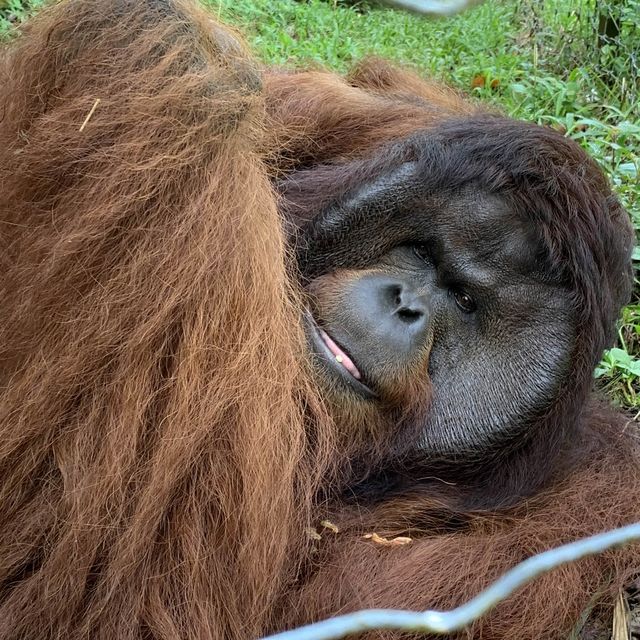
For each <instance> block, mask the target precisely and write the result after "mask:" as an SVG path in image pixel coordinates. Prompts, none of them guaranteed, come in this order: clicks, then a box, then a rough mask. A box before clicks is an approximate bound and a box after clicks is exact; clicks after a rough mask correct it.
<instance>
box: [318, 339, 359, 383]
mask: <svg viewBox="0 0 640 640" xmlns="http://www.w3.org/2000/svg"><path fill="white" fill-rule="evenodd" d="M319 332H320V337H321V338H322V341H323V342H324V343H325V344H326V345H327V348H328V349H329V351H331V353H332V355H333V356H334V357H335V359H336V362H338V363H339V364H341V365H342V366H343V367H344V368H345V369H346V370H347V371H348V372H349V373H350V374H351V375H352V376H353V377H354V378H355V379H356V380H360V378H361V377H362V376H361V375H360V372H359V371H358V367H356V365H355V364H354V363H353V360H352V359H351V358H350V357H349V356H348V355H347V354H346V353H345V352H344V351H343V350H342V349H341V348H340V347H339V346H338V345H337V344H336V343H335V342H334V341H333V340H332V339H331V338H330V337H329V335H328V334H327V332H326V331H323V330H322V329H320V328H319Z"/></svg>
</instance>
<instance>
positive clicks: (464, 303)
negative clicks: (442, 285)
mask: <svg viewBox="0 0 640 640" xmlns="http://www.w3.org/2000/svg"><path fill="white" fill-rule="evenodd" d="M449 294H450V295H451V296H453V299H454V300H455V301H456V304H457V305H458V308H459V309H460V310H461V311H462V312H464V313H473V312H474V311H475V310H476V308H477V307H476V303H475V300H474V299H473V298H472V297H471V296H470V295H469V294H468V293H467V292H466V291H464V290H463V289H449Z"/></svg>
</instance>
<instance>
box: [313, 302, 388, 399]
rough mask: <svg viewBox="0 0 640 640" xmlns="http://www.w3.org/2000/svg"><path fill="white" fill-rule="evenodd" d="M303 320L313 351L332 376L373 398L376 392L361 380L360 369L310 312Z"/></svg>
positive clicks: (363, 394)
mask: <svg viewBox="0 0 640 640" xmlns="http://www.w3.org/2000/svg"><path fill="white" fill-rule="evenodd" d="M305 320H306V322H305V326H306V329H307V334H308V336H309V338H310V342H311V344H312V347H313V353H314V354H315V355H316V356H317V358H318V359H319V360H321V361H322V363H323V364H324V365H325V368H326V369H328V370H329V371H330V372H331V373H332V374H333V377H335V378H338V379H339V380H340V381H342V382H344V383H346V384H347V386H348V387H349V388H350V389H352V390H353V391H355V392H356V393H357V394H358V395H360V396H362V397H364V398H366V399H371V398H375V397H376V394H375V393H374V392H373V391H372V390H371V389H370V388H369V387H368V386H367V385H366V384H364V383H363V382H362V374H361V373H360V370H359V369H358V367H357V366H356V364H355V363H354V361H353V360H352V358H351V357H350V356H349V355H348V354H347V353H346V351H345V350H344V349H343V348H342V347H340V346H339V345H338V344H337V343H336V342H335V340H334V339H333V338H332V337H331V336H330V335H329V334H328V333H327V332H326V331H325V330H324V329H321V328H320V327H319V326H318V323H317V322H316V321H315V318H313V316H312V315H311V314H310V313H307V314H305Z"/></svg>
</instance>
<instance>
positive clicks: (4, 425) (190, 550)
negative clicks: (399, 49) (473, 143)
mask: <svg viewBox="0 0 640 640" xmlns="http://www.w3.org/2000/svg"><path fill="white" fill-rule="evenodd" d="M24 31H25V33H23V34H21V35H20V36H19V37H18V38H17V40H16V41H15V42H13V43H11V44H10V45H8V46H6V47H5V48H4V50H3V51H2V54H1V58H0V116H1V118H2V119H1V121H0V292H1V293H2V301H3V304H2V307H0V385H1V388H2V393H1V395H0V435H1V440H0V637H1V638H3V640H4V639H5V638H6V639H9V638H15V639H16V640H17V639H23V638H30V639H32V638H33V639H36V640H37V639H42V640H44V639H49V638H70V639H73V640H79V639H80V638H96V639H103V640H107V639H112V638H118V640H120V639H122V640H127V639H130V640H134V639H135V640H151V639H153V640H178V639H179V638H180V639H183V638H184V639H185V640H186V639H188V640H191V639H193V638H207V639H214V638H215V639H217V638H220V639H223V638H224V639H227V638H228V639H233V638H251V637H256V636H258V635H260V634H262V633H264V632H266V631H268V630H274V629H280V628H283V627H285V626H289V625H291V624H295V623H300V622H305V621H309V620H312V619H316V618H317V617H318V616H325V615H331V614H333V613H337V612H341V611H346V610H353V609H355V608H359V607H361V606H371V605H375V606H407V607H410V608H426V607H434V606H442V607H449V606H452V605H454V604H457V603H459V602H461V601H462V600H464V599H465V598H466V597H467V596H469V595H473V594H475V593H476V592H477V590H479V589H480V588H481V587H482V586H485V585H486V584H487V583H488V582H489V581H490V580H491V579H493V578H495V577H496V576H497V575H498V574H499V573H500V572H502V571H504V570H505V569H507V568H509V567H511V566H512V565H513V564H514V563H515V562H517V561H519V560H521V559H523V558H524V557H525V556H527V555H529V554H530V553H533V552H535V551H537V550H541V549H544V548H549V547H551V546H555V545H557V544H559V543H561V542H564V541H568V540H570V539H574V538H575V537H578V536H580V535H585V534H587V533H592V532H595V531H600V530H602V529H606V528H608V527H613V526H617V525H618V524H622V523H625V522H628V521H629V520H632V519H637V518H638V516H639V514H638V506H637V501H636V499H635V496H637V495H639V494H640V473H639V470H638V458H637V454H636V451H635V448H634V447H635V444H634V440H633V436H632V434H631V429H630V428H624V426H625V425H624V424H623V422H622V421H621V418H619V417H615V415H614V414H612V413H611V412H609V411H608V410H597V409H595V408H593V409H589V412H590V413H589V415H590V416H591V417H590V419H589V420H587V421H584V420H583V421H581V423H580V424H581V426H582V427H583V428H581V429H580V430H579V434H580V437H579V438H577V439H575V441H571V445H572V448H573V452H572V455H571V456H569V458H570V464H566V465H564V466H563V465H558V466H557V467H554V466H552V465H549V466H548V467H545V468H544V469H542V470H541V471H540V473H538V470H537V469H534V468H533V465H532V466H531V468H525V469H523V472H522V475H523V477H524V476H527V474H530V475H532V476H536V477H537V476H538V475H539V476H540V477H541V478H544V479H545V481H546V484H547V486H550V487H551V488H547V489H546V490H545V491H544V492H542V493H540V494H538V495H536V496H535V497H533V498H530V499H528V500H526V501H518V500H517V498H518V496H517V495H511V496H510V497H511V498H512V499H513V500H514V501H515V502H519V504H516V506H514V507H511V508H509V509H503V510H499V511H495V510H491V511H489V510H487V511H484V512H481V511H479V510H473V511H469V510H465V509H462V508H460V502H461V494H460V492H457V490H456V488H455V487H453V488H452V489H449V490H447V491H444V492H439V491H437V490H434V488H433V486H430V485H426V486H425V487H424V488H423V490H422V492H421V491H414V492H409V493H406V494H405V495H402V496H400V497H398V496H394V497H391V498H389V499H383V500H381V501H378V502H375V501H374V502H373V503H366V505H365V504H358V505H356V506H355V507H354V506H353V505H352V504H351V503H349V502H348V501H343V500H342V499H339V500H337V501H336V500H334V501H333V502H331V503H326V502H322V503H317V500H316V496H317V495H323V496H327V495H330V492H331V490H332V489H333V488H334V487H335V486H339V483H338V482H337V477H338V476H337V473H336V469H341V471H342V472H343V474H344V468H343V467H346V468H347V469H348V461H349V458H350V456H351V455H352V454H353V447H354V446H356V445H358V446H360V443H361V440H362V438H363V437H364V436H366V434H367V433H370V434H371V431H367V429H364V430H363V429H362V428H361V427H362V426H363V424H344V423H339V424H338V425H337V426H336V427H334V426H333V424H332V422H331V421H330V420H329V419H328V417H327V415H326V409H325V407H324V401H323V399H322V398H321V397H320V393H319V392H318V389H317V388H316V384H315V383H314V381H313V380H312V379H311V377H310V375H309V367H308V364H307V358H306V355H305V354H306V347H305V343H304V338H303V335H302V330H301V328H300V318H299V316H300V309H301V306H302V305H301V302H300V297H299V295H298V292H297V291H296V283H295V282H292V280H291V278H290V276H289V275H288V265H289V263H290V259H289V258H288V257H287V255H286V251H285V247H284V244H285V243H284V237H283V232H282V229H281V220H280V218H279V216H278V213H277V210H276V198H275V197H274V194H273V192H272V187H271V185H270V183H269V180H268V178H269V177H272V176H277V177H282V176H286V175H288V174H289V173H290V172H291V171H292V170H300V169H304V168H309V167H314V166H316V165H318V164H319V163H323V162H329V161H330V162H333V163H335V162H340V161H344V160H347V159H352V158H358V157H366V156H367V154H369V153H371V152H372V151H373V150H375V149H376V148H377V147H379V146H380V145H382V144H384V143H387V142H389V141H393V140H396V139H398V138H401V137H403V136H406V135H409V134H412V133H413V132H415V131H416V130H418V129H424V128H432V127H437V126H439V124H440V123H441V122H442V121H443V120H447V119H449V118H451V117H454V116H455V117H460V116H464V117H467V116H474V115H475V114H477V112H478V111H479V109H478V108H477V107H476V106H474V105H470V104H469V103H467V102H465V101H464V100H463V99H461V98H460V97H459V96H457V95H456V94H455V93H453V92H451V91H449V90H447V89H445V88H442V87H440V86H438V85H435V84H433V83H428V82H424V81H422V80H420V79H419V78H418V77H417V76H414V75H412V74H407V73H405V72H401V71H398V70H396V69H393V68H392V67H389V66H387V65H385V64H384V63H382V62H379V61H376V62H373V63H369V64H368V65H367V64H365V65H362V66H361V67H360V68H359V69H357V70H356V71H355V72H354V74H352V76H351V77H350V79H349V80H347V81H345V80H343V79H340V78H338V77H336V76H334V75H331V74H324V73H321V72H309V73H301V74H294V75H288V74H275V73H272V74H269V75H267V76H266V78H264V87H263V86H262V85H261V82H262V78H261V73H260V72H259V70H257V69H256V68H255V66H254V64H253V62H252V61H251V59H250V57H249V56H248V55H247V54H246V53H245V52H244V51H243V48H242V45H241V44H240V42H239V40H238V38H237V37H236V36H235V35H232V34H230V33H229V32H228V31H225V30H224V29H223V28H221V27H220V26H219V25H216V24H215V23H214V22H213V21H212V20H211V18H210V16H208V15H206V14H204V13H202V12H201V11H199V10H198V9H197V8H196V7H195V6H194V5H193V3H191V2H187V1H186V0H185V1H184V2H183V1H182V0H176V1H175V2H173V1H169V0H166V1H165V0H157V1H153V0H142V1H139V0H117V1H116V0H114V1H108V0H65V1H64V2H63V3H61V4H59V5H57V6H55V7H52V8H50V9H47V10H44V11H42V12H41V13H40V14H39V15H38V16H37V17H36V18H35V19H34V20H33V21H32V22H31V23H30V24H29V25H27V27H26V28H25V29H24ZM265 99H266V103H265V104H266V109H265V104H263V100H265ZM89 115H90V117H89V119H88V121H86V124H85V125H84V127H83V123H85V120H86V119H87V117H88V116H89ZM365 164H366V162H365ZM316 191H317V189H316ZM300 216H301V217H304V212H301V213H300ZM600 285H601V282H600V281H597V282H590V283H589V286H592V287H595V286H600ZM607 313H610V310H608V311H607ZM598 339H600V338H598ZM594 340H595V339H594ZM578 355H579V356H581V357H584V353H582V352H580V353H579V354H578ZM589 358H591V355H589ZM587 365H588V366H587ZM590 366H591V360H590V359H589V362H588V363H587V364H585V365H584V366H583V367H582V369H584V370H585V371H586V370H587V369H588V368H589V367H590ZM583 382H584V381H583ZM418 386H419V385H418ZM585 393H586V392H585ZM574 400H575V402H574V403H573V405H572V407H573V411H574V412H576V411H578V410H582V407H583V406H584V404H585V403H586V398H584V397H577V398H575V399H574ZM329 404H330V403H329ZM340 415H341V417H343V415H348V412H347V413H345V414H340ZM355 419H356V418H354V420H355ZM358 421H359V422H365V420H364V419H363V418H362V416H360V417H359V418H358ZM388 426H389V427H390V428H389V433H388V434H386V435H393V433H394V431H393V428H394V427H395V425H388ZM375 427H376V428H377V429H379V428H381V427H384V424H382V423H381V422H380V421H379V420H378V421H377V422H376V425H375ZM367 428H368V427H367ZM569 431H570V432H571V433H573V431H572V430H569ZM374 435H375V434H374ZM385 442H387V440H385V438H382V439H381V440H380V441H379V443H378V446H377V448H376V449H375V452H376V455H377V457H378V458H379V456H380V455H383V454H384V450H383V449H381V447H383V446H384V443H385ZM540 458H541V459H542V456H540ZM538 462H539V461H538V460H536V463H538ZM345 463H347V464H346V465H345ZM340 479H341V482H344V481H345V480H347V479H348V478H347V477H345V476H344V475H342V476H340ZM488 486H490V485H488ZM497 491H498V490H497V489H496V492H497ZM327 514H328V515H329V516H330V517H331V518H332V519H333V520H335V522H336V523H337V524H338V525H339V526H340V528H341V533H339V534H338V535H337V536H335V537H334V538H332V537H331V536H333V534H329V533H325V534H323V540H322V541H321V542H320V543H319V544H318V545H316V547H317V548H311V547H310V544H311V543H310V541H309V538H308V536H307V532H306V531H307V527H308V526H309V525H310V524H317V522H318V521H319V520H320V519H321V518H322V517H324V516H326V515H327ZM373 530H376V531H378V532H379V533H382V534H385V533H386V534H390V535H393V534H395V533H400V532H402V533H409V534H410V535H411V536H413V537H414V538H415V539H414V542H413V543H412V544H411V545H410V546H408V547H404V548H396V549H386V548H379V547H375V546H374V545H373V544H372V543H371V542H370V541H367V540H364V539H362V538H361V535H362V534H363V533H370V532H371V531H373ZM639 567H640V555H639V552H638V548H637V547H630V548H628V549H626V550H624V551H616V552H610V553H607V554H605V555H603V556H601V557H598V558H594V559H590V560H587V561H584V562H581V563H579V564H576V565H572V566H570V567H567V568H565V569H561V570H558V571H555V572H553V573H552V574H551V575H550V576H549V577H548V578H544V579H542V580H541V581H539V582H537V583H535V584H534V585H532V586H531V587H528V588H527V590H526V591H523V592H520V593H519V594H517V595H516V596H515V597H514V598H512V599H510V600H509V601H508V602H506V603H504V604H503V605H501V606H500V607H499V608H498V609H497V610H496V612H495V613H494V614H491V615H490V616H488V617H487V618H486V619H484V620H483V621H481V622H479V623H478V624H477V625H476V627H475V628H474V629H475V631H474V633H473V637H478V638H485V639H487V638H523V639H527V638H531V640H533V639H534V638H536V639H538V638H549V639H551V638H562V637H564V635H565V632H566V631H567V630H568V629H570V628H571V626H572V625H574V624H575V621H576V619H577V617H578V616H579V615H580V613H581V612H582V611H583V610H584V609H585V608H586V607H588V606H589V604H590V602H591V601H592V599H593V595H594V593H604V594H605V597H604V599H603V603H604V604H603V605H601V607H602V608H601V609H600V610H599V612H604V614H606V613H607V606H609V603H610V602H611V596H612V594H614V592H615V589H616V588H617V587H618V585H620V584H622V583H624V581H625V580H626V579H627V578H628V577H629V575H631V574H632V573H633V572H634V571H637V569H638V568H639ZM605 617H606V615H605ZM374 635H377V634H374ZM463 635H464V634H463Z"/></svg>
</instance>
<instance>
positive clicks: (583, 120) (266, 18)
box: [0, 0, 640, 415]
mask: <svg viewBox="0 0 640 640" xmlns="http://www.w3.org/2000/svg"><path fill="white" fill-rule="evenodd" d="M606 1H607V0H598V2H599V3H600V5H602V4H606ZM609 1H612V0H609ZM2 2H3V0H0V7H1V6H2ZM203 2H206V3H207V4H208V5H209V6H210V7H211V8H212V11H214V12H215V13H217V14H218V15H219V16H220V17H221V18H222V19H223V20H226V21H228V22H230V23H232V24H234V25H236V26H238V27H239V28H240V29H241V30H242V31H243V32H244V33H245V34H246V35H247V36H248V38H249V40H250V42H251V43H252V45H253V47H254V49H255V51H256V53H257V54H258V55H259V56H260V57H261V58H262V59H263V60H264V61H265V62H268V63H269V64H275V65H285V66H298V67H299V66H309V65H312V66H322V67H327V68H330V69H335V70H337V71H344V70H346V69H347V68H348V67H349V66H350V65H351V64H352V63H353V62H354V61H356V60H358V59H360V58H362V57H363V56H366V55H370V54H373V55H376V56H382V57H385V58H389V59H392V60H396V61H398V62H401V63H403V64H406V65H410V66H413V67H415V68H417V69H419V70H420V71H422V72H424V73H425V74H429V75H431V76H434V77H436V78H438V79H441V80H444V81H446V82H448V83H450V84H452V85H454V86H456V87H458V88H461V89H463V90H465V91H467V92H468V93H470V94H472V95H474V96H475V97H477V98H479V99H481V100H485V101H488V102H491V103H493V104H496V105H500V106H501V108H502V109H503V110H504V111H506V112H507V113H508V114H509V115H512V116H513V117H516V118H524V119H528V120H533V121H536V122H539V123H543V124H550V125H553V126H555V127H557V128H559V129H561V130H562V131H566V133H567V135H569V136H571V137H573V138H575V139H576V140H578V141H579V142H580V144H582V145H583V146H584V147H585V148H586V149H587V150H588V151H589V152H590V153H591V154H592V155H593V156H594V157H595V158H596V159H597V160H598V161H599V162H600V163H601V165H602V166H603V167H604V169H605V170H606V171H607V173H608V174H609V176H610V178H611V180H612V182H613V183H614V185H615V188H616V191H617V193H618V194H619V195H620V197H621V199H622V201H623V203H624V205H625V206H626V208H627V209H628V211H629V213H630V215H631V217H632V220H633V223H634V225H635V227H636V230H637V231H638V232H639V233H640V180H639V176H638V173H639V169H640V157H639V155H640V148H639V147H640V106H639V105H640V100H639V97H638V92H639V88H640V81H639V75H640V74H639V72H638V66H637V65H638V64H640V27H638V22H639V21H640V0H624V1H623V2H622V3H621V4H622V5H624V6H623V11H622V14H621V17H620V25H621V28H620V35H619V37H618V39H617V41H616V43H614V44H612V45H610V46H609V45H608V46H606V47H604V48H600V49H598V48H597V47H595V46H594V44H595V35H594V33H595V31H594V30H595V26H594V25H595V23H594V18H593V17H592V16H593V5H594V3H595V2H596V0H544V1H542V0H540V1H538V0H519V1H518V2H516V1H514V0H511V1H509V2H500V1H499V0H487V2H486V3H485V4H483V5H481V6H479V7H476V8H475V9H472V10H470V11H468V12H466V13H464V14H463V15H461V16H458V17H455V18H451V19H447V20H440V21H429V20H425V19H423V18H420V17H418V16H415V15H411V14H407V13H403V12H399V11H394V10H391V9H385V8H377V7H375V6H372V5H368V4H354V3H351V4H347V3H343V2H341V1H340V0H307V1H303V0H299V1H298V0H203ZM4 4H5V5H7V4H8V5H9V7H10V8H9V9H4V10H0V31H1V30H3V29H4V30H6V29H7V28H8V27H9V23H8V22H7V20H6V19H3V17H2V15H5V16H6V15H7V14H8V13H9V12H12V13H13V14H14V17H16V18H17V19H22V17H23V15H24V4H23V3H22V2H19V0H4ZM39 4H41V0H37V1H36V2H35V3H32V6H33V5H36V6H37V5H39ZM594 52H595V53H594ZM474 79H475V84H478V81H479V80H480V79H482V80H484V82H483V86H481V87H476V88H473V89H472V86H473V85H474ZM492 87H493V88H492ZM635 257H636V260H635V265H636V269H637V271H636V274H637V275H638V276H640V251H638V250H636V256H635ZM637 283H638V280H637ZM639 285H640V283H639ZM619 336H620V337H619V344H618V345H617V347H616V349H614V350H612V351H611V352H609V353H608V354H607V355H606V357H605V358H604V360H603V362H602V364H601V366H600V367H599V369H598V371H597V372H596V375H597V377H598V381H599V383H600V384H601V386H603V387H604V388H605V389H606V391H607V393H609V394H610V396H611V397H612V398H613V399H614V401H615V402H617V403H618V404H620V405H621V406H623V407H625V408H626V409H628V410H629V411H630V412H631V413H632V414H633V415H636V414H638V412H640V286H638V287H636V291H635V295H634V299H633V300H632V302H631V304H630V305H629V306H628V307H626V309H625V311H624V314H623V318H622V320H621V323H620V331H619Z"/></svg>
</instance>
